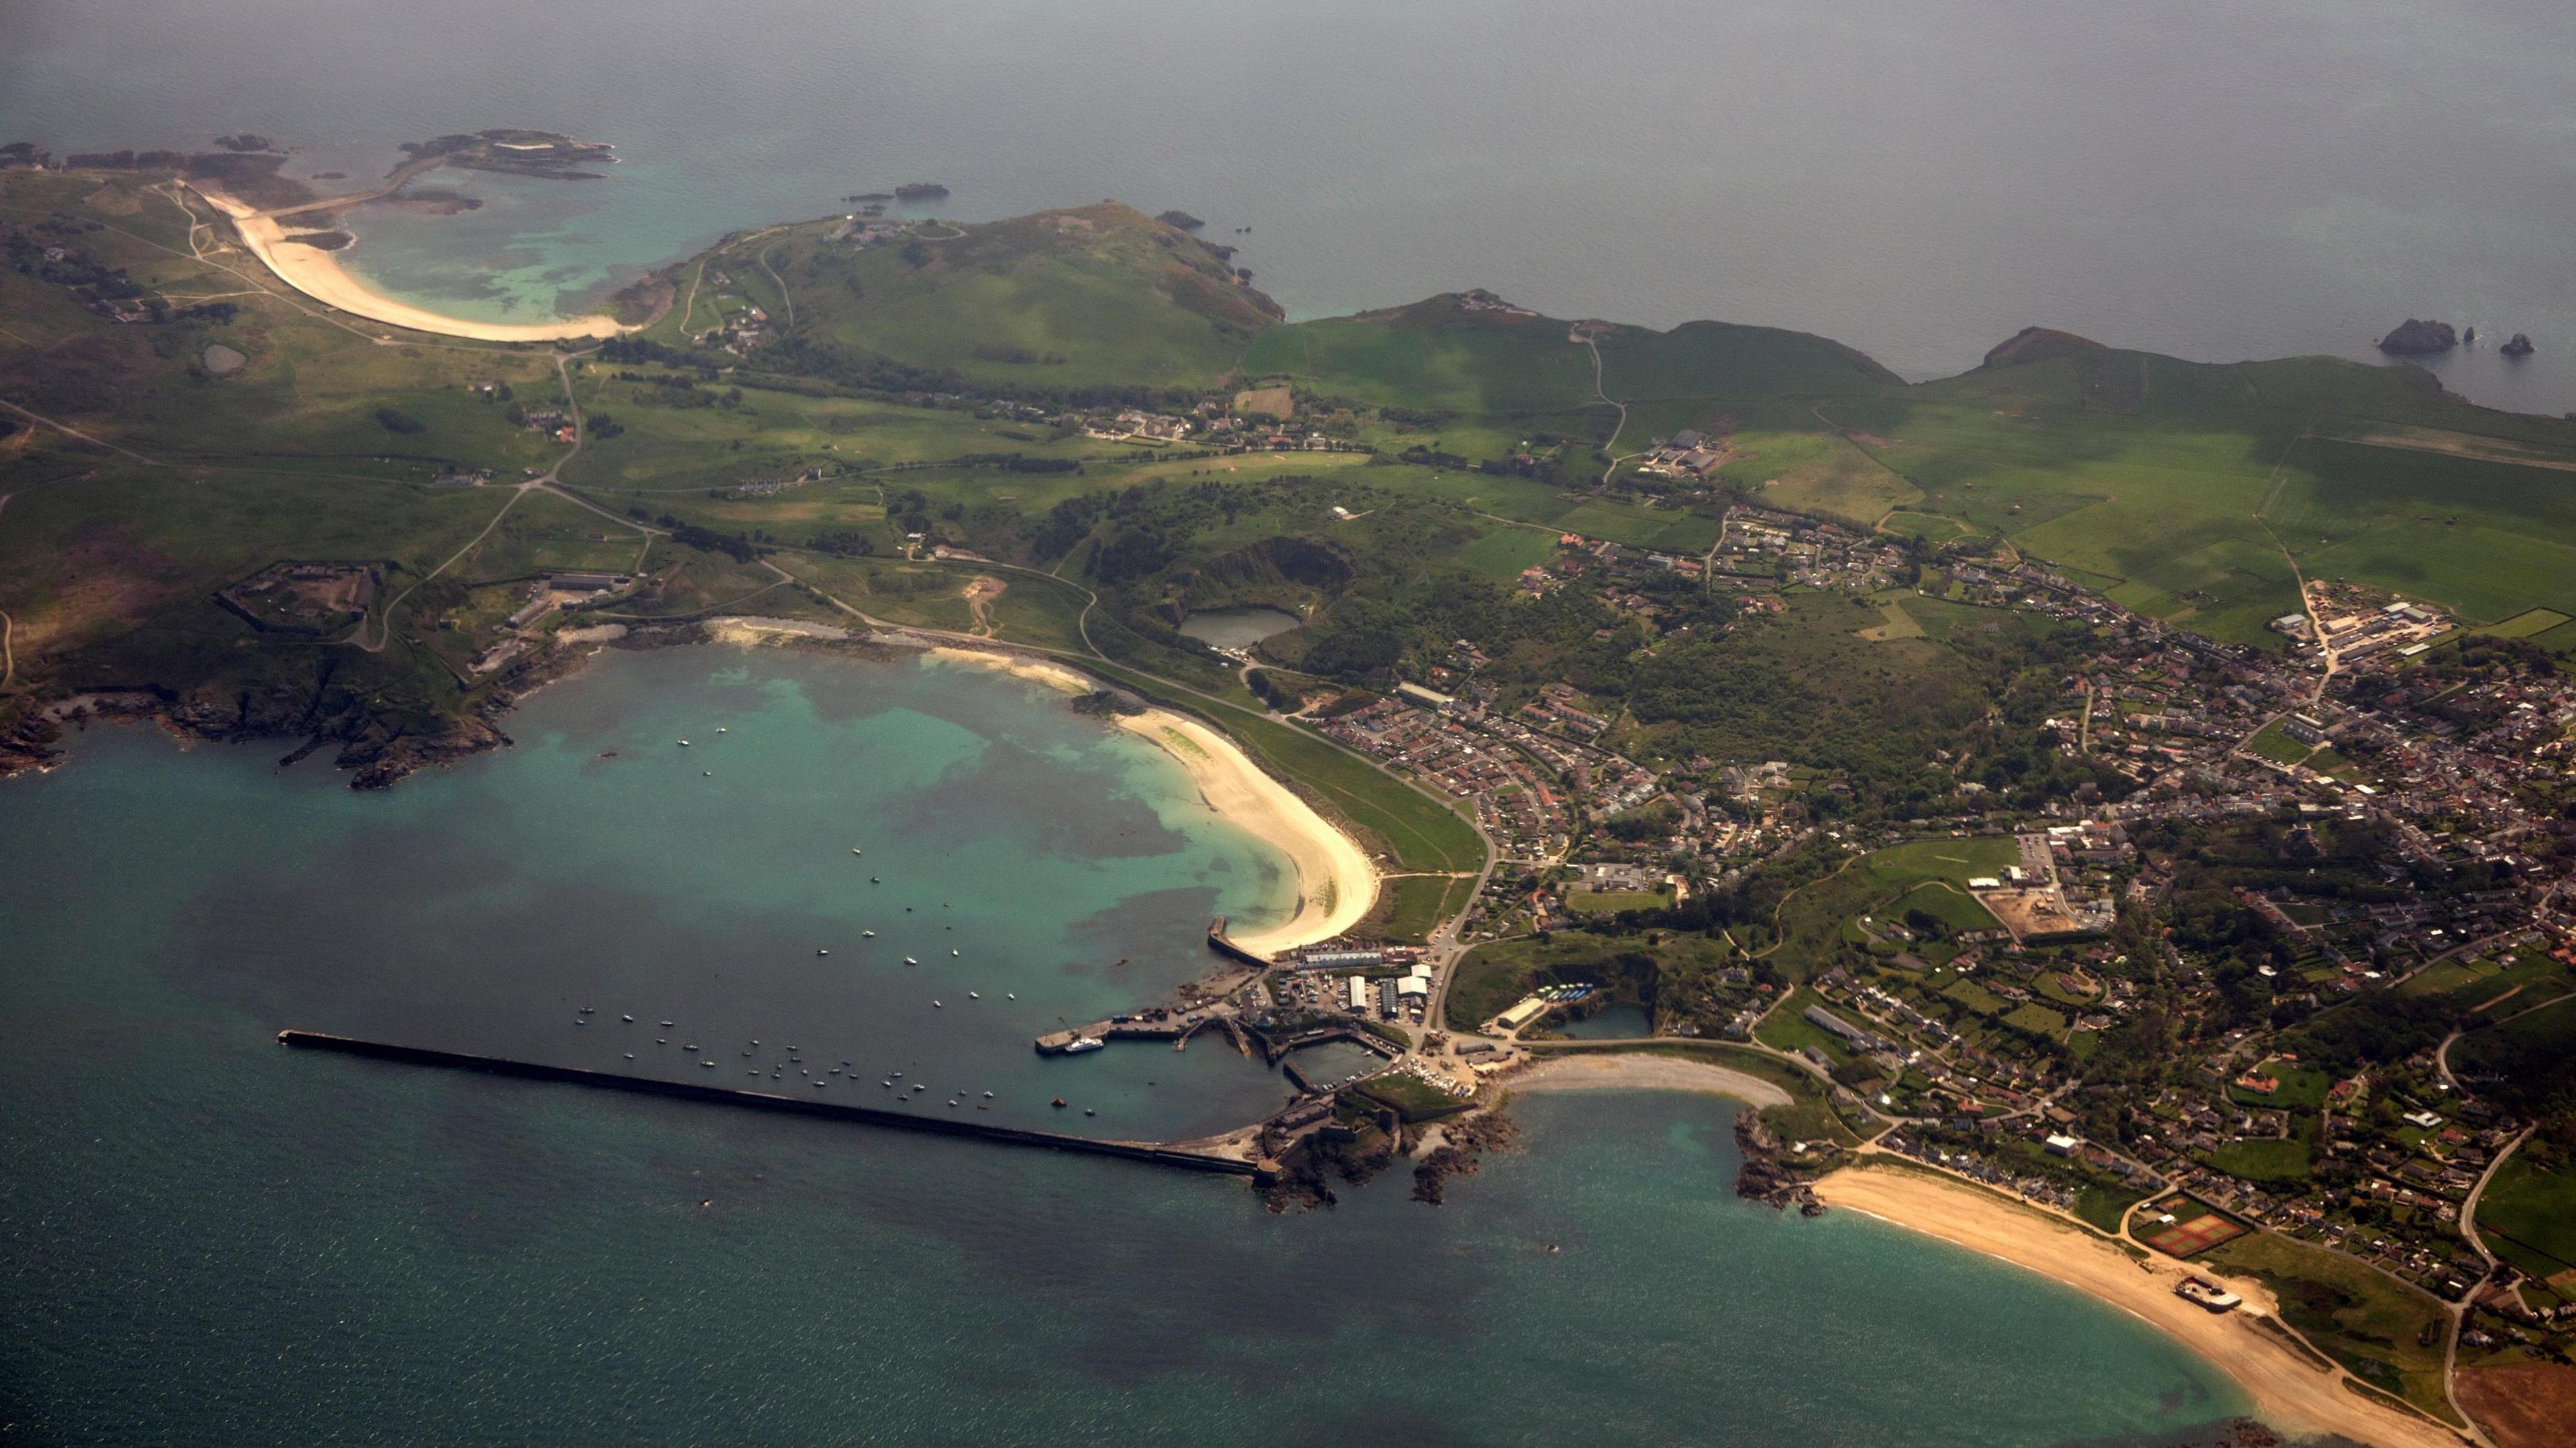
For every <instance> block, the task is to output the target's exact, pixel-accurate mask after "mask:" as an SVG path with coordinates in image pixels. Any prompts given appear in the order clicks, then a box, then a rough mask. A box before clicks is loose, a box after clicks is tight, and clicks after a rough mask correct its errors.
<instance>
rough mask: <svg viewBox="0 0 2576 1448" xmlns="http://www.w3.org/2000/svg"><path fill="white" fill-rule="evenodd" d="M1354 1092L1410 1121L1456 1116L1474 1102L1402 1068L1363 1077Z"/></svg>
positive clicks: (1352, 1090)
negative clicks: (1464, 1099) (1450, 1092)
mask: <svg viewBox="0 0 2576 1448" xmlns="http://www.w3.org/2000/svg"><path fill="white" fill-rule="evenodd" d="M1351 1094H1352V1095H1354V1096H1365V1097H1367V1098H1368V1099H1370V1100H1371V1101H1376V1102H1379V1103H1381V1104H1383V1105H1387V1106H1392V1107H1394V1108H1395V1110H1396V1113H1397V1114H1398V1115H1400V1116H1402V1117H1403V1118H1404V1119H1405V1120H1407V1121H1437V1120H1439V1119H1440V1118H1441V1117H1443V1116H1455V1115H1457V1114H1458V1113H1459V1112H1461V1111H1464V1110H1466V1109H1467V1108H1468V1107H1469V1106H1471V1105H1473V1104H1474V1103H1472V1102H1468V1101H1462V1100H1460V1099H1458V1098H1457V1097H1455V1096H1452V1095H1450V1094H1449V1093H1448V1092H1446V1091H1443V1090H1441V1089H1440V1088H1439V1087H1437V1086H1434V1085H1432V1084H1431V1083H1430V1082H1428V1081H1425V1080H1423V1079H1422V1078H1420V1077H1418V1076H1408V1075H1406V1074H1404V1073H1403V1072H1401V1071H1392V1072H1389V1073H1387V1074H1386V1075H1383V1076H1378V1077H1375V1078H1373V1079H1371V1080H1368V1081H1363V1082H1361V1083H1360V1084H1359V1085H1357V1086H1355V1087H1352V1088H1351Z"/></svg>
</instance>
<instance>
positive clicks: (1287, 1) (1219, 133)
mask: <svg viewBox="0 0 2576 1448" xmlns="http://www.w3.org/2000/svg"><path fill="white" fill-rule="evenodd" d="M2570 75H2576V26H2571V25H2569V24H2568V23H2567V10H2566V5H2565V3H2564V0H2481V3H2478V4H2475V5H2463V4H2460V3H2458V0H2152V3H2145V4H2125V5H2113V4H2100V3H2090V0H1597V3H1590V4H1582V5H1569V4H1564V3H1561V0H1401V3H1394V4H1389V3H1385V0H940V3H937V4H921V3H917V0H909V3H905V0H740V3H734V4H726V5H705V4H700V3H695V0H632V3H627V4H620V5H613V6H612V5H605V4H599V3H593V0H566V3H559V4H553V5H542V6H531V5H525V4H520V3H514V0H443V3H440V4H435V5H423V4H415V3H394V0H337V3H333V4H329V5H316V4H313V3H311V0H231V3H227V4H223V5H209V4H205V3H203V0H121V3H118V4H116V5H112V6H109V5H99V4H95V3H84V0H0V139H26V140H31V141H36V142H39V143H41V144H45V145H48V146H51V147H52V148H54V149H55V150H57V151H58V152H60V151H69V150H73V149H95V148H107V147H114V146H129V145H130V146H138V147H141V146H158V145H173V144H180V145H185V144H203V143H205V142H206V141H207V140H209V139H210V138H211V137H212V136H214V135H216V134H220V133H231V132H239V131H243V130H251V131H256V132H258V133H261V134H264V135H267V136H270V137H272V138H275V139H276V140H278V141H281V142H283V143H285V144H288V145H291V146H292V147H294V148H295V151H296V154H295V158H294V160H293V162H292V163H291V164H290V166H289V168H288V170H289V174H295V175H309V174H311V173H313V172H315V171H325V170H337V171H344V172H346V173H348V174H349V175H350V176H352V177H366V176H372V175H375V174H378V173H380V172H382V171H383V170H384V169H385V168H386V167H387V166H388V165H389V164H390V163H391V162H392V161H393V160H394V159H395V155H396V151H395V148H396V147H397V146H398V145H399V144H400V143H402V142H405V141H413V140H419V139H423V138H425V137H428V136H432V135H437V134H441V133H446V132H456V131H470V130H478V129H483V128H486V127H491V126H504V125H507V126H528V127H539V128H545V129H551V130H559V131H565V132H569V133H572V134H576V135H579V136H581V137H583V138H585V139H592V140H600V141H606V142H609V143H611V144H613V145H614V146H616V147H617V149H618V153H619V155H620V156H621V157H622V158H623V161H624V164H622V165H620V166H618V167H616V168H614V171H613V172H612V174H611V175H610V176H609V177H608V178H607V179H605V180H601V181H591V182H540V181H529V180H521V179H515V178H508V177H500V176H483V175H473V174H470V173H459V172H441V173H438V174H437V175H436V176H435V177H433V178H432V179H431V182H430V183H429V184H434V185H436V186H439V187H444V188H450V189H455V190H461V191H465V192H468V193H471V194H472V195H474V196H476V197H479V198H481V199H482V200H484V201H485V202H486V203H487V204H486V205H485V206H484V207H483V208H482V209H481V210H479V211H475V212H472V213H468V214H463V215H456V216H445V217H439V216H422V215H412V214H402V213H396V212H390V211H387V210H386V209H385V208H381V207H377V208H368V209H367V210H366V211H364V212H362V213H360V215H359V217H358V219H357V222H356V229H357V230H358V231H359V232H360V233H361V236H362V239H361V241H360V243H359V244H358V246H357V247H356V248H355V249H354V250H353V251H351V252H350V253H348V255H347V260H348V262H349V264H350V265H352V266H353V267H354V268H356V269H357V270H358V271H359V272H360V273H361V274H363V275H364V276H365V277H367V278H368V279H370V280H371V281H372V282H373V283H375V284H376V285H378V286H380V287H382V288H383V289H385V290H386V291H388V292H391V293H393V294H395V295H398V296H401V297H404V298H406V299H408V300H411V301H414V302H418V303H420V304H423V305H426V306H430V307H433V308H439V309H444V310H449V311H452V312H454V313H456V314H459V315H468V316H474V317H479V318H483V319H486V320H497V321H533V320H542V319H544V318H546V317H549V316H552V315H555V314H556V313H558V312H559V311H562V312H573V313H578V312H581V311H583V310H585V309H588V308H590V307H592V306H594V305H595V304H596V303H597V301H598V300H599V298H600V297H601V295H602V294H603V293H605V292H606V291H609V290H612V289H614V287H616V286H617V285H619V284H621V283H622V282H624V281H625V280H628V279H631V278H632V277H633V276H634V275H635V274H636V273H637V272H638V271H639V270H640V269H644V268H649V267H652V266H656V265H660V264H663V263H667V262H670V261H673V260H676V259H678V258H680V257H683V256H685V255H688V254H689V253H691V252H692V251H694V250H696V249H698V248H701V247H703V246H705V245H707V244H708V243H710V242H712V241H713V240H715V239H716V238H717V237H719V236H720V235H722V234H723V233H724V232H726V231H728V230H732V229H736V228H747V227H750V226H754V225H758V224H761V223H765V222H772V221H780V220H788V219H796V218H805V217H812V216H817V215H824V214H829V213H832V212H836V211H840V210H844V209H846V204H845V203H844V201H843V200H842V198H843V197H845V196H848V195H851V194H855V193H862V192H872V191H890V190H892V189H893V188H894V187H895V186H896V185H898V184H901V183H904V182H910V181H925V182H937V183H940V184H944V185H946V186H948V187H949V188H950V196H949V197H948V199H946V200H944V201H940V202H937V203H935V205H933V206H932V207H930V208H928V209H930V210H935V211H936V212H938V213H939V214H940V215H943V216H949V217H953V218H956V219H962V220H978V219H988V218H994V217H1003V216H1011V215H1017V214H1021V213H1025V212H1028V211H1032V210H1036V209H1039V208H1043V207H1051V206H1065V205H1074V204H1081V203H1087V202H1092V201H1097V200H1100V199H1102V198H1104V197H1113V198H1116V199H1118V200H1122V201H1126V202H1129V203H1132V204H1134V205H1136V206H1139V207H1141V208H1143V209H1145V210H1147V211H1161V210H1163V209H1165V208H1180V209H1183V210H1186V211H1188V212H1191V213H1193V214H1194V215H1196V216H1198V217H1200V218H1202V219H1204V220H1205V221H1206V222H1207V223H1208V226H1207V229H1206V231H1205V232H1204V233H1203V234H1204V235H1205V236H1207V237H1208V238H1210V239H1211V240H1217V241H1222V242H1225V243H1227V244H1230V245H1236V246H1239V247H1241V248H1242V255H1241V257H1240V258H1238V261H1239V263H1240V264H1242V265H1245V266H1248V267H1250V268H1251V269H1252V270H1253V271H1254V272H1255V274H1256V275H1255V285H1257V286H1259V287H1261V288H1263V289H1265V290H1267V291H1268V292H1270V293H1271V294H1272V295H1273V296H1275V297H1277V298H1278V299H1279V300H1280V301H1281V302H1282V303H1283V304H1284V305H1285V306H1286V307H1287V308H1288V310H1289V313H1290V315H1291V316H1292V317H1297V318H1308V317H1317V316H1326V315H1333V314H1339V313H1345V312H1350V311H1355V310H1359V309H1363V308H1369V307H1380V306H1389V305H1396V304H1401V303H1405V302H1409V301H1414V300H1418V299H1419V298H1421V297H1424V296H1427V295H1430V294H1432V293H1435V292H1440V291H1448V290H1454V289H1458V288H1462V287H1468V286H1484V287H1490V288H1494V289H1496V290H1497V291H1499V292H1501V293H1502V294H1503V295H1505V296H1507V297H1509V298H1512V299H1514V300H1516V301H1518V302H1521V303H1523V304H1525V305H1529V306H1534V307H1538V308H1541V309H1543V310H1546V311H1548V312H1550V313H1552V314H1556V315H1563V316H1599V317H1606V318H1610V319H1613V320H1619V321H1627V322H1636V323H1642V324H1647V325H1651V326H1658V327H1663V326H1670V325H1672V324H1674V323H1678V322H1682V321H1687V320H1691V319H1694V318H1716V319H1720V320H1725V321H1734V322H1748V323H1762V324H1767V325H1773V326H1782V327H1791V328H1796V329H1799V330H1803V331H1812V332H1819V333H1823V334H1825V335H1827V336H1830V337H1834V338H1837V339H1839V340H1841V341H1844V342H1848V343H1850V344H1852V345H1854V346H1857V347H1859V348H1861V349H1863V350H1865V351H1867V352H1869V353H1870V354H1871V355H1873V356H1875V357H1877V358H1878V359H1879V360H1880V361H1882V362H1884V363H1886V364H1887V365H1888V366H1890V367H1892V368H1894V369H1895V370H1897V371H1898V372H1900V373H1903V374H1905V375H1907V376H1909V377H1913V378H1918V379H1919V378H1926V377H1934V376H1946V375H1949V374H1952V373H1956V372H1959V371H1963V370H1965V369H1967V368H1969V367H1972V366H1974V365H1975V364H1976V362H1977V360H1978V359H1979V357H1980V356H1981V355H1983V353H1984V352H1985V350H1986V349H1987V348H1988V347H1990V346H1992V345H1994V344H1995V343H1997V342H1999V341H2001V340H2003V339H2004V338H2006V337H2008V336H2010V335H2012V334H2013V333H2014V332H2015V331H2017V330H2019V329H2020V328H2022V327H2025V326H2031V325H2043V326H2051V327H2060V328H2065V329H2068V330H2071V331H2075V332H2080V333H2083V334H2085V335H2088V336H2091V337H2094V338H2097V339H2099V340H2102V341H2105V342H2109V343H2112V344H2114V345H2118V346H2126V347H2137V348H2144V349H2148V350H2152V351H2159V352H2167V353H2172V354H2175V355H2179V356H2183V357H2189V358H2195V359H2200V360H2205V361H2233V360H2238V359H2243V358H2251V357H2275V356H2284V355H2290V354H2296V353H2330V354H2338V355H2343V356H2349V357H2357V358H2362V359H2365V360H2380V359H2379V357H2378V354H2377V353H2376V352H2375V351H2373V350H2372V349H2371V345H2370V344H2371V343H2372V342H2373V341H2374V340H2375V339H2376V338H2378V337H2380V336H2381V335H2383V334H2385V333H2386V332H2387V331H2388V330H2389V329H2390V328H2392V327H2394V326H2395V325H2396V324H2397V323H2398V322H2400V321H2402V320H2404V319H2406V318H2408V317H2429V318H2438V319H2443V320H2447V321H2450V322H2453V323H2455V324H2463V325H2474V326H2475V327H2476V328H2477V331H2478V334H2479V342H2478V344H2477V345H2476V346H2474V347H2470V348H2466V349H2463V350H2462V351H2460V352H2458V353H2455V354H2452V355H2451V356H2449V357H2446V358H2442V359H2438V360H2436V361H2434V362H2433V363H2432V366H2433V367H2434V370H2435V371H2437V372H2439V373H2440V374H2441V376H2442V379H2443V381H2444V382H2445V384H2446V385H2448V386H2450V387H2451V388H2452V389H2453V390H2455V391H2458V392H2461V393H2463V394H2466V395H2468V396H2470V397H2473V398H2475V399H2477V400H2479V401H2481V402H2485V403H2488V404H2490V405H2493V406H2497V407H2504V408H2511V409H2516V410H2520V411H2527V412H2545V413H2553V414H2554V413H2559V412H2564V411H2568V410H2570V409H2576V287H2570V286H2568V285H2567V280H2566V279H2567V278H2568V276H2570V275H2571V274H2576V224H2571V223H2576V212H2571V198H2576V144H2571V142H2576V106H2571V105H2570V104H2569V96H2568V88H2567V77H2569V76H2570ZM325 184H327V183H325ZM2514 332H2526V333H2528V334H2530V336H2531V337H2532V338H2533V340H2534V341H2535V343H2536V344H2537V345H2538V347H2539V351H2538V353H2537V355H2535V356H2532V357H2529V358H2525V359H2521V360H2519V361H2517V360H2514V359H2509V358H2505V357H2503V356H2502V355H2500V353H2499V351H2498V350H2497V349H2498V347H2499V346H2500V344H2501V343H2503V342H2504V341H2505V339H2506V338H2507V337H2509V336H2510V335H2511V334H2512V333H2514Z"/></svg>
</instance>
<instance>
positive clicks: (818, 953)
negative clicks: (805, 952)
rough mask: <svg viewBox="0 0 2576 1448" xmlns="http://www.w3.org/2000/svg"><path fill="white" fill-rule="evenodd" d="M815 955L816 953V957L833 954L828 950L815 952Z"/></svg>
mask: <svg viewBox="0 0 2576 1448" xmlns="http://www.w3.org/2000/svg"><path fill="white" fill-rule="evenodd" d="M814 953H815V954H816V955H829V954H831V953H832V952H830V951H828V950H818V951H815V952H814Z"/></svg>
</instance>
